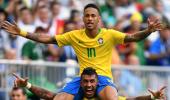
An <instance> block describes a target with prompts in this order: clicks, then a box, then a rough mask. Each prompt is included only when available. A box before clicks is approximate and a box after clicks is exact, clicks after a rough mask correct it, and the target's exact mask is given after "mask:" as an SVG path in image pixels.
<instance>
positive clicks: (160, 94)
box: [126, 86, 166, 100]
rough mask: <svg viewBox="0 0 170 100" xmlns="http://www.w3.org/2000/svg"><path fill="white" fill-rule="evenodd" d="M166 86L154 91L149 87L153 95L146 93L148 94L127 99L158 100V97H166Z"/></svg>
mask: <svg viewBox="0 0 170 100" xmlns="http://www.w3.org/2000/svg"><path fill="white" fill-rule="evenodd" d="M165 88H166V87H165V86H163V87H162V88H161V89H159V90H158V91H155V92H153V91H152V90H150V89H148V91H149V92H150V93H151V95H146V96H138V97H134V98H127V99H126V100H156V99H163V100H164V99H165V97H164V92H163V91H164V89H165Z"/></svg>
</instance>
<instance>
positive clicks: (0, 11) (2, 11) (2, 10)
mask: <svg viewBox="0 0 170 100" xmlns="http://www.w3.org/2000/svg"><path fill="white" fill-rule="evenodd" d="M0 14H4V15H5V19H6V18H7V16H8V13H7V12H6V11H5V10H4V9H3V8H0Z"/></svg>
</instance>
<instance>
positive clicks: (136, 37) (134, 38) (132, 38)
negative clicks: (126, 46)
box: [124, 29, 151, 43]
mask: <svg viewBox="0 0 170 100" xmlns="http://www.w3.org/2000/svg"><path fill="white" fill-rule="evenodd" d="M150 34H151V33H150V32H149V31H148V30H147V29H146V30H143V31H139V32H137V33H134V34H128V35H126V37H125V40H124V42H125V43H127V42H138V41H140V40H143V39H145V38H146V37H147V36H149V35H150Z"/></svg>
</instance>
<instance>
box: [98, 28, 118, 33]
mask: <svg viewBox="0 0 170 100" xmlns="http://www.w3.org/2000/svg"><path fill="white" fill-rule="evenodd" d="M101 31H102V32H103V33H110V32H114V31H116V30H114V29H107V28H101Z"/></svg>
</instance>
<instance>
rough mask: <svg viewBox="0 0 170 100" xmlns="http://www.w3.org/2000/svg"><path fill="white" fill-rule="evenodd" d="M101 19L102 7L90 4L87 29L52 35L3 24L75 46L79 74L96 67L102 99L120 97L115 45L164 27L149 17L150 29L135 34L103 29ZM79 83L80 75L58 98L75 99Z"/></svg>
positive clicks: (46, 40) (37, 37)
mask: <svg viewBox="0 0 170 100" xmlns="http://www.w3.org/2000/svg"><path fill="white" fill-rule="evenodd" d="M99 21H100V11H99V8H98V7H97V6H96V5H95V4H88V5H86V6H85V7H84V13H83V22H84V25H85V29H80V30H73V31H70V32H67V33H64V34H62V35H56V36H50V35H47V34H34V33H28V32H25V31H23V30H21V29H19V28H18V26H17V25H16V24H15V23H13V24H11V23H9V22H7V21H5V22H3V23H1V27H2V28H3V29H5V30H6V31H7V32H9V33H11V34H14V35H19V36H23V37H25V38H28V39H31V40H34V41H37V42H41V43H53V44H57V45H58V46H59V47H62V46H65V45H71V46H72V47H73V49H74V50H75V52H76V55H77V58H78V61H79V65H80V72H79V75H81V73H82V72H83V69H84V68H86V67H87V66H93V68H94V69H96V71H97V74H98V80H99V83H100V86H99V88H97V95H99V97H100V99H102V100H117V90H116V88H115V85H114V84H113V80H112V72H111V59H112V47H113V46H115V45H117V44H122V43H128V42H137V41H140V40H143V39H145V38H146V37H147V36H148V35H150V34H151V33H152V32H154V31H158V30H162V29H163V28H164V26H163V25H162V23H161V22H160V21H159V20H158V19H156V18H152V19H148V27H147V29H145V30H143V31H139V32H137V33H133V34H124V33H122V32H118V31H116V30H113V29H105V28H101V27H100V25H99ZM79 82H80V77H76V78H75V79H73V81H72V82H70V83H68V84H67V85H66V86H65V87H64V88H63V90H62V92H61V93H60V95H58V96H57V97H56V98H58V100H67V99H73V98H74V96H75V95H76V94H77V93H78V90H79V88H80V84H78V83H79Z"/></svg>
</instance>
